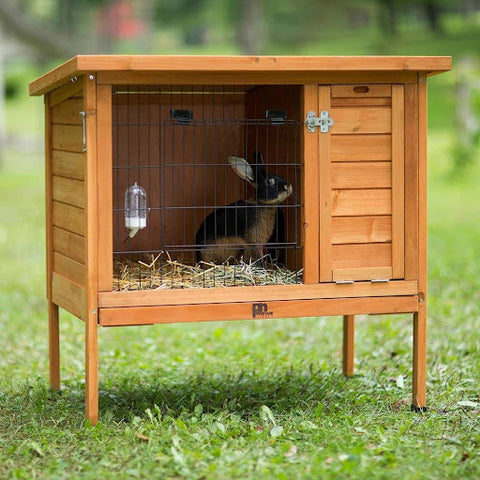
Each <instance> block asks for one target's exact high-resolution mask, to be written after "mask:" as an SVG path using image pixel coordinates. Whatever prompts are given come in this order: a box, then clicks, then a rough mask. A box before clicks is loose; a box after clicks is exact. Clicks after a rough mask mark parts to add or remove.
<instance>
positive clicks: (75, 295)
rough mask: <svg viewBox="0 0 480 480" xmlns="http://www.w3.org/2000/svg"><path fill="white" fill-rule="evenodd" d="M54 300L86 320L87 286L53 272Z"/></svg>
mask: <svg viewBox="0 0 480 480" xmlns="http://www.w3.org/2000/svg"><path fill="white" fill-rule="evenodd" d="M52 301H53V303H55V304H56V305H59V306H60V307H62V308H64V309H65V310H67V311H68V312H70V313H71V314H72V315H75V316H76V317H78V318H81V319H82V320H85V287H83V286H81V285H79V284H78V283H75V282H73V281H71V280H69V279H67V278H65V277H63V276H62V275H59V274H58V273H55V272H54V273H53V274H52Z"/></svg>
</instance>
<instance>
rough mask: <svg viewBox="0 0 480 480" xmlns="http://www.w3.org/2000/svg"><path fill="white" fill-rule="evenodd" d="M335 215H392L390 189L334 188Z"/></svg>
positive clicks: (332, 203) (333, 212) (333, 206)
mask: <svg viewBox="0 0 480 480" xmlns="http://www.w3.org/2000/svg"><path fill="white" fill-rule="evenodd" d="M331 205H332V215H333V216H347V217H350V216H358V215H391V213H392V191H391V190H390V189H365V190H332V191H331Z"/></svg>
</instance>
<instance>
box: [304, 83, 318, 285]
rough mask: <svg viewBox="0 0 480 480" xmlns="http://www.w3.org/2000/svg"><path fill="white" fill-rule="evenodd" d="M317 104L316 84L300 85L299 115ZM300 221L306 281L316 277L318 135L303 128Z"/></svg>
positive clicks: (316, 279)
mask: <svg viewBox="0 0 480 480" xmlns="http://www.w3.org/2000/svg"><path fill="white" fill-rule="evenodd" d="M317 106H318V86H317V85H305V87H304V89H303V112H302V118H306V117H307V112H309V111H316V110H317ZM302 138H303V142H302V146H303V161H304V170H303V205H304V208H303V209H302V210H303V223H304V248H305V251H304V259H305V260H304V268H305V271H304V274H303V281H304V283H306V284H311V283H318V281H319V265H320V250H319V243H320V239H319V235H320V207H319V204H320V194H319V191H320V171H319V168H320V165H319V155H320V149H319V141H318V136H317V135H315V134H312V133H309V132H307V130H306V128H305V127H304V128H303V137H302Z"/></svg>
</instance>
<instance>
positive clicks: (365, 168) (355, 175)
mask: <svg viewBox="0 0 480 480" xmlns="http://www.w3.org/2000/svg"><path fill="white" fill-rule="evenodd" d="M331 176H332V177H331V188H333V189H356V188H390V187H391V186H392V163H391V162H353V163H347V162H338V163H332V166H331ZM402 178H403V174H402ZM402 199H403V195H402Z"/></svg>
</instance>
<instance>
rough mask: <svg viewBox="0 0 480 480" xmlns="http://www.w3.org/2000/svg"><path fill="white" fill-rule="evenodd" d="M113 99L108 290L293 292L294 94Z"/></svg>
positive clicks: (143, 92) (219, 89) (298, 245)
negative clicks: (259, 288)
mask: <svg viewBox="0 0 480 480" xmlns="http://www.w3.org/2000/svg"><path fill="white" fill-rule="evenodd" d="M113 92H114V93H113V205H114V211H113V218H114V222H113V228H114V232H113V238H114V245H113V251H114V289H115V290H136V289H149V288H167V289H168V288H206V287H219V286H243V285H272V284H273V285H276V284H291V283H301V281H302V266H303V247H302V239H301V236H300V222H301V203H300V200H301V198H302V195H301V191H300V190H301V183H302V182H301V179H302V164H301V159H300V158H299V152H300V148H299V142H300V132H301V129H300V126H301V122H300V118H299V105H300V101H299V98H300V92H299V87H293V86H278V87H273V86H267V87H265V86H258V87H252V86H231V85H229V86H176V85H173V86H128V87H124V86H122V87H115V88H114V90H113ZM129 188H130V193H131V192H132V191H140V192H143V193H140V194H139V195H140V196H142V195H143V196H144V197H145V199H146V202H144V203H142V201H143V200H142V201H140V200H141V199H140V198H139V199H136V197H134V196H133V197H132V195H130V197H129V199H128V201H127V204H128V205H126V204H125V200H126V198H125V195H126V192H127V191H128V189H129ZM127 197H128V195H127ZM137 200H138V202H140V203H138V202H137ZM136 202H137V203H136ZM142 205H143V206H142ZM127 217H128V220H126V219H127ZM137 217H138V218H137Z"/></svg>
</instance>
